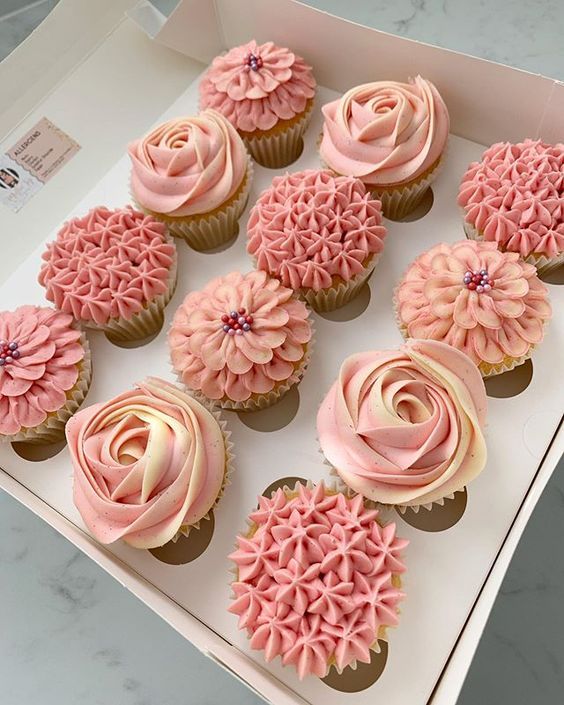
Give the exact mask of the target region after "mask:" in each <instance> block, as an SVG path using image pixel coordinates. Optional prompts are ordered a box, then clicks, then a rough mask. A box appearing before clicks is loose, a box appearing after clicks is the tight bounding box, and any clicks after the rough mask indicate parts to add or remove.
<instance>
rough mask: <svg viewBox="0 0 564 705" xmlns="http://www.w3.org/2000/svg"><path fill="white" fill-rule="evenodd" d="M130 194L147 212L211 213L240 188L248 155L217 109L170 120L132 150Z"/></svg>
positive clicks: (136, 141) (133, 144)
mask: <svg viewBox="0 0 564 705" xmlns="http://www.w3.org/2000/svg"><path fill="white" fill-rule="evenodd" d="M128 152H129V156H130V158H131V191H132V193H133V196H134V197H135V199H136V200H137V201H138V203H139V204H140V205H141V206H142V207H143V208H146V209H147V210H149V211H153V212H154V213H160V214H165V215H168V216H172V217H183V216H189V215H201V214H204V213H209V212H210V211H213V210H214V209H215V208H218V207H219V206H221V205H223V204H224V203H226V202H227V201H228V200H229V199H230V198H231V197H232V196H234V195H235V193H236V192H237V189H238V188H239V187H240V186H241V184H242V182H243V179H244V178H245V174H246V171H247V164H248V160H249V157H248V154H247V150H246V148H245V145H244V144H243V140H242V139H241V138H240V137H239V135H238V134H237V131H236V130H235V129H234V128H233V126H232V125H231V123H230V122H229V121H228V120H226V119H225V118H224V117H223V116H222V115H220V114H219V113H218V112H216V111H215V110H204V111H203V112H201V113H200V114H199V115H197V116H194V117H181V118H175V119H173V120H169V121H167V122H164V123H162V124H161V125H158V126H157V127H155V129H154V130H152V131H151V132H149V134H148V135H146V136H145V137H143V138H141V139H138V140H135V141H134V142H132V143H131V144H130V145H129V147H128Z"/></svg>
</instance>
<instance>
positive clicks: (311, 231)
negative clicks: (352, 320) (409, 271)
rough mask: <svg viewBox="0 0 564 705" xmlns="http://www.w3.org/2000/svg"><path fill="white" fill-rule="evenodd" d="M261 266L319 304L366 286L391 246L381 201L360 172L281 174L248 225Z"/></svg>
mask: <svg viewBox="0 0 564 705" xmlns="http://www.w3.org/2000/svg"><path fill="white" fill-rule="evenodd" d="M247 231H248V238H249V242H248V244H247V250H248V252H249V253H250V254H251V255H252V256H253V258H254V259H255V262H256V266H257V267H258V268H259V269H262V270H264V271H266V272H268V274H270V275H272V276H274V277H277V278H278V279H280V281H281V282H282V284H284V286H287V287H290V288H291V289H293V290H294V291H296V292H297V293H298V294H299V295H300V296H301V297H302V298H303V299H305V300H306V301H307V302H308V303H309V304H310V306H312V307H313V308H315V309H316V310H317V311H332V310H334V309H335V308H338V307H339V306H343V305H344V304H346V303H348V302H349V301H350V300H351V299H353V298H354V297H355V296H356V295H357V294H358V293H359V291H360V290H361V288H362V286H363V284H364V283H365V282H366V280H367V279H368V277H369V276H370V274H371V273H372V271H373V270H374V267H375V266H376V262H377V260H378V257H379V256H380V254H381V252H382V250H383V248H384V238H385V236H386V228H385V227H384V226H383V225H382V208H381V204H380V201H378V200H376V199H375V198H373V196H371V194H370V192H367V190H366V188H365V186H364V184H363V183H362V181H360V180H359V179H355V178H353V177H351V176H333V175H332V174H331V173H330V172H329V171H317V170H313V169H311V170H307V171H300V172H295V173H293V174H286V175H285V176H277V177H276V178H274V179H273V181H272V186H271V187H270V188H268V189H266V190H265V191H263V193H262V194H261V195H260V196H259V198H258V200H257V202H256V204H255V205H254V206H253V208H252V210H251V214H250V217H249V222H248V225H247Z"/></svg>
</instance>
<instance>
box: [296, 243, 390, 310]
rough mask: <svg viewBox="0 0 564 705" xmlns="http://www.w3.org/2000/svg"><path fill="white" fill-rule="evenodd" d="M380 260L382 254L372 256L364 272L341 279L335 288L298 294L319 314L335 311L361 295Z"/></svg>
mask: <svg viewBox="0 0 564 705" xmlns="http://www.w3.org/2000/svg"><path fill="white" fill-rule="evenodd" d="M379 258H380V253H377V254H375V255H372V256H370V257H369V258H368V259H367V260H366V263H365V265H364V266H365V269H364V271H362V272H360V273H359V274H356V275H355V276H354V277H352V278H351V279H349V280H348V281H344V279H340V281H339V282H338V283H337V284H335V285H334V286H331V287H328V288H327V289H319V291H314V290H313V289H308V288H305V287H304V288H302V289H299V291H298V294H299V295H300V298H302V299H304V300H305V301H307V303H308V304H309V305H310V306H311V307H312V308H313V309H314V310H315V311H318V312H319V313H327V312H329V311H335V310H336V309H338V308H341V306H344V305H345V304H348V303H349V302H350V301H352V300H353V299H355V298H356V297H357V296H358V295H359V293H360V291H361V290H362V287H363V286H364V285H365V284H366V282H367V281H368V278H369V277H370V275H371V274H372V272H373V271H374V268H375V267H376V263H377V262H378V260H379Z"/></svg>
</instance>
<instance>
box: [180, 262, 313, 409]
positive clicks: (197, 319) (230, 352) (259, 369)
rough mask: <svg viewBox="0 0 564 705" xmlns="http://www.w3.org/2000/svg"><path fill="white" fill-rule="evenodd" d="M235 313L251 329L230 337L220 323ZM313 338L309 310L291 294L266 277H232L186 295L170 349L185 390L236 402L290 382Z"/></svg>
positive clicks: (228, 276)
mask: <svg viewBox="0 0 564 705" xmlns="http://www.w3.org/2000/svg"><path fill="white" fill-rule="evenodd" d="M239 309H241V310H244V311H245V315H246V316H249V317H251V319H252V326H251V327H250V328H249V330H241V329H239V330H241V334H240V335H230V334H228V332H227V331H226V330H225V326H226V323H225V322H224V317H225V316H226V315H228V314H229V313H230V312H231V311H233V312H238V311H239ZM226 312H227V313H226ZM234 325H239V324H237V323H235V324H234ZM243 325H244V324H243ZM311 337H312V328H311V323H310V321H309V317H308V310H307V308H306V306H305V304H303V303H302V302H301V301H299V300H297V299H296V298H295V297H294V295H293V291H292V290H291V289H287V288H286V287H284V286H282V285H281V284H280V282H279V281H278V280H277V279H272V278H270V277H268V275H267V274H266V273H265V272H250V273H249V274H240V273H239V272H232V273H230V274H228V275H226V276H225V277H218V278H216V279H213V280H212V281H210V282H209V283H208V284H207V285H206V287H205V288H204V289H202V290H201V291H193V292H191V293H190V294H188V296H187V297H186V298H185V299H184V302H183V303H182V304H181V306H180V307H179V308H178V310H177V311H176V313H175V316H174V320H173V323H172V328H171V330H170V333H169V345H170V350H171V357H172V364H173V366H174V369H175V370H176V371H177V372H178V373H179V375H180V376H181V378H182V381H183V382H184V384H186V386H187V387H190V388H191V389H196V390H200V391H202V392H203V393H204V394H205V395H206V396H207V397H208V398H210V399H223V398H224V397H226V398H228V399H229V400H231V401H235V402H238V401H246V400H247V399H248V398H249V397H250V396H251V395H252V394H267V393H268V392H270V391H271V390H272V389H274V387H275V386H276V385H277V384H278V383H279V382H282V381H285V380H287V379H289V378H290V377H291V375H292V374H293V372H294V370H295V368H296V366H297V365H298V364H299V363H300V361H301V360H302V359H303V358H304V355H305V351H306V346H307V344H308V343H309V341H310V340H311Z"/></svg>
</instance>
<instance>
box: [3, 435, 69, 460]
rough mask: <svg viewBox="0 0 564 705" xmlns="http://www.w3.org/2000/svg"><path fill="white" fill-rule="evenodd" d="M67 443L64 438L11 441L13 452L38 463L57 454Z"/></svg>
mask: <svg viewBox="0 0 564 705" xmlns="http://www.w3.org/2000/svg"><path fill="white" fill-rule="evenodd" d="M66 445H67V441H66V439H65V438H61V440H60V441H56V442H55V443H30V442H29V441H16V442H14V443H12V448H13V449H14V453H15V454H16V455H19V456H20V458H23V459H24V460H29V461H30V462H32V463H39V462H41V461H42V460H49V458H54V457H55V456H56V455H58V454H59V453H60V452H61V451H62V450H63V448H65V446H66Z"/></svg>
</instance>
